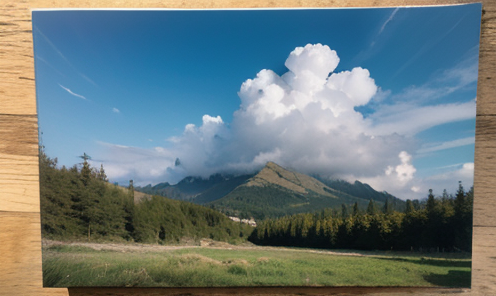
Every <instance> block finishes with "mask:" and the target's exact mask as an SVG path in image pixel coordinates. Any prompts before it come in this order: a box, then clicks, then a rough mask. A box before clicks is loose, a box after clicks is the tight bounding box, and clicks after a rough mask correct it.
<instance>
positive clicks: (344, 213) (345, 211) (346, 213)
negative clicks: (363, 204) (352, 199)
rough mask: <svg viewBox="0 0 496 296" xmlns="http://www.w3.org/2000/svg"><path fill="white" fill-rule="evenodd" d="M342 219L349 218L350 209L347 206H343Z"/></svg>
mask: <svg viewBox="0 0 496 296" xmlns="http://www.w3.org/2000/svg"><path fill="white" fill-rule="evenodd" d="M341 218H343V219H346V218H348V207H347V206H346V205H345V204H341Z"/></svg>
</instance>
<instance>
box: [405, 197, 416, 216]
mask: <svg viewBox="0 0 496 296" xmlns="http://www.w3.org/2000/svg"><path fill="white" fill-rule="evenodd" d="M413 211H415V208H414V206H413V202H412V201H411V200H409V199H407V200H406V209H405V214H409V213H411V212H413Z"/></svg>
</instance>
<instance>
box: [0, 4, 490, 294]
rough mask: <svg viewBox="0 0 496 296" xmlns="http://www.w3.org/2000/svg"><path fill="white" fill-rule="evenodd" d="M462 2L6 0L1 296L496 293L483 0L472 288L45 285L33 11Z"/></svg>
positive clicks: (1, 69) (0, 53)
mask: <svg viewBox="0 0 496 296" xmlns="http://www.w3.org/2000/svg"><path fill="white" fill-rule="evenodd" d="M469 2H476V1H457V0H445V1H436V0H425V1H419V0H417V1H407V0H396V1H393V0H389V1H374V0H359V1H345V0H336V1H323V0H308V1H307V0H289V1H288V0H284V1H271V0H253V1H228V0H196V1H190V2H187V1H185V0H179V1H174V0H165V1H159V0H155V1H154V0H139V1H133V0H117V1H110V0H100V1H88V0H82V1H78V0H61V1H55V0H31V1H28V0H7V1H5V0H4V1H2V2H1V3H0V256H1V257H2V258H0V295H78V296H80V295H185V294H189V295H228V294H239V293H241V294H248V295H281V294H284V295H291V294H292V295H302V294H309V295H321V294H328V295H350V294H361V295H363V294H367V295H405V294H407V295H444V294H453V293H455V294H458V293H461V294H462V295H496V214H495V213H496V87H495V79H496V78H495V77H494V75H495V73H496V1H489V0H487V1H482V2H483V9H484V14H483V18H482V28H481V46H480V63H479V83H478V90H477V128H476V154H475V181H474V187H475V201H474V203H475V204H474V242H473V249H474V254H473V263H472V264H473V272H472V289H468V290H460V289H425V288H422V289H418V288H256V289H251V288H250V289H248V288H246V289H243V288H240V289H234V288H229V289H134V288H133V289H124V288H78V289H76V288H71V289H47V288H42V277H41V243H40V240H41V237H40V222H39V184H38V165H37V161H38V158H37V141H38V138H37V120H36V116H35V115H36V100H35V82H34V77H35V75H34V64H33V63H34V59H33V45H32V32H31V9H34V8H52V7H63V8H70V7H72V8H88V7H95V8H97V7H109V8H110V7H141V8H143V7H151V8H239V7H333V6H341V7H345V6H355V7H357V6H358V7H364V6H406V5H440V4H459V3H469Z"/></svg>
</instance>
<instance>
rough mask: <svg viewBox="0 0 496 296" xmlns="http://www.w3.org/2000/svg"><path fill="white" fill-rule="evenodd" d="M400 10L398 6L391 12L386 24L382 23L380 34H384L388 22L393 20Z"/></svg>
mask: <svg viewBox="0 0 496 296" xmlns="http://www.w3.org/2000/svg"><path fill="white" fill-rule="evenodd" d="M398 10H399V7H396V9H395V10H393V12H392V13H391V15H390V16H389V18H388V19H387V20H386V21H385V22H384V24H383V25H382V27H381V29H380V30H379V35H380V34H382V31H384V29H385V28H386V26H387V24H388V23H389V22H390V21H392V20H393V18H394V16H395V15H396V13H397V12H398Z"/></svg>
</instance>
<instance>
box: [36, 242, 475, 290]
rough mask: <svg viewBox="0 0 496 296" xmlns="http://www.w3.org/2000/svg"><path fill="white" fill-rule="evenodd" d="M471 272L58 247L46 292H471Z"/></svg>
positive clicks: (443, 257)
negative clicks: (364, 289) (411, 289)
mask: <svg viewBox="0 0 496 296" xmlns="http://www.w3.org/2000/svg"><path fill="white" fill-rule="evenodd" d="M353 252H354V251H353ZM470 267H471V260H470V257H469V255H463V254H453V253H445V254H440V253H436V254H430V255H429V254H422V255H418V254H417V255H411V254H408V253H393V252H368V253H360V254H357V253H349V254H347V253H337V252H329V251H319V250H311V249H296V248H265V247H238V246H233V247H232V248H231V247H222V248H205V247H197V246H196V247H195V246H189V247H184V248H171V249H165V250H164V249H161V250H160V251H153V250H152V251H147V252H143V251H132V250H131V251H130V250H126V249H122V250H99V251H97V250H95V249H92V248H89V247H85V246H71V245H53V246H50V247H44V250H43V281H44V286H46V287H75V286H113V287H116V286H128V287H129V286H133V287H134V286H142V287H144V286H147V287H212V286H215V287H219V286H226V287H227V286H438V287H470Z"/></svg>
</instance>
